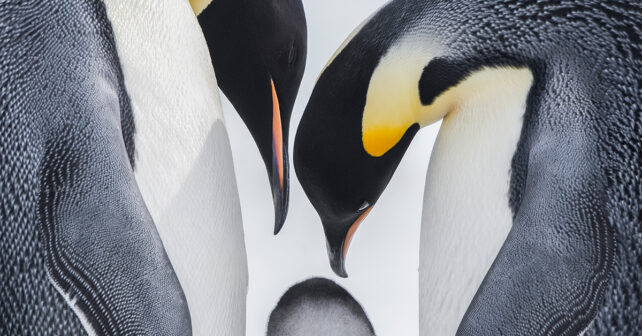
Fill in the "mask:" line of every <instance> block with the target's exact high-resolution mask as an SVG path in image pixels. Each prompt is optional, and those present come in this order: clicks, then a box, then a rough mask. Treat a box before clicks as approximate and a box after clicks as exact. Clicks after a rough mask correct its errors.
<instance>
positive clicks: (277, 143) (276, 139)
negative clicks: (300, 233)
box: [270, 80, 283, 189]
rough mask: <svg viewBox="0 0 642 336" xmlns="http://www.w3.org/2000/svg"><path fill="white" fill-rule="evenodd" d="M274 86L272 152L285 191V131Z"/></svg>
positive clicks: (280, 182) (281, 185)
mask: <svg viewBox="0 0 642 336" xmlns="http://www.w3.org/2000/svg"><path fill="white" fill-rule="evenodd" d="M270 83H271V84H272V150H273V153H274V160H275V161H276V166H277V169H278V171H279V188H280V189H283V129H282V126H281V108H280V107H279V97H278V96H277V95H276V89H275V88H274V81H272V80H270Z"/></svg>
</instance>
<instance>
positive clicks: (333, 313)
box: [267, 278, 374, 336]
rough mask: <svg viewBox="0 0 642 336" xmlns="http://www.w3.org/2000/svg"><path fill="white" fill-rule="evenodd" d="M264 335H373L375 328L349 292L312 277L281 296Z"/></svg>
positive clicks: (325, 280) (326, 280)
mask: <svg viewBox="0 0 642 336" xmlns="http://www.w3.org/2000/svg"><path fill="white" fill-rule="evenodd" d="M267 335H268V336H272V335H279V336H299V335H301V336H303V335H305V336H309V335H319V336H321V335H355V336H357V335H359V336H372V335H374V329H373V327H372V324H371V323H370V320H369V319H368V316H367V315H366V313H365V311H364V310H363V308H362V307H361V305H360V304H359V302H357V301H356V300H355V299H354V297H352V295H350V293H348V291H346V290H345V289H344V288H342V287H341V286H339V285H337V284H336V283H334V282H333V281H330V280H328V279H323V278H312V279H308V280H306V281H303V282H301V283H298V284H296V285H294V286H292V287H290V289H288V290H287V291H286V292H285V294H283V296H282V297H281V299H280V300H279V303H278V304H277V306H276V307H275V308H274V310H273V311H272V313H271V314H270V320H269V322H268V330H267Z"/></svg>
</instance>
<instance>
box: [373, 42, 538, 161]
mask: <svg viewBox="0 0 642 336" xmlns="http://www.w3.org/2000/svg"><path fill="white" fill-rule="evenodd" d="M427 45H428V44H426V43H419V44H418V43H417V42H412V41H411V43H408V41H405V42H404V43H401V44H398V45H397V46H393V47H392V48H391V49H390V51H389V52H388V54H386V55H385V56H384V57H383V58H382V59H381V61H380V62H379V65H378V66H377V68H376V69H375V71H374V72H373V74H372V77H371V79H370V85H369V87H368V93H367V97H366V105H365V107H364V111H363V120H362V129H361V130H362V141H363V148H364V150H365V151H366V152H367V153H368V154H369V155H371V156H373V157H380V156H382V155H384V154H386V153H387V152H388V151H389V150H390V149H392V148H393V147H394V146H395V145H396V144H397V143H398V142H399V141H400V140H401V138H402V137H403V136H404V134H405V133H406V131H407V130H408V128H410V127H411V126H412V125H413V124H419V126H420V127H424V126H427V125H430V124H432V123H434V122H436V121H438V120H440V119H442V118H444V117H445V116H446V115H447V114H449V113H457V112H458V111H459V110H460V109H474V110H479V111H485V110H486V109H488V108H490V107H491V106H492V105H493V104H502V103H505V102H506V101H507V99H509V98H510V97H514V96H521V95H523V92H528V89H529V88H530V87H531V84H532V82H533V74H532V73H531V71H530V69H528V68H526V67H522V68H515V67H482V68H480V69H479V70H477V71H475V72H473V73H472V74H470V75H469V76H468V77H466V78H464V79H462V80H461V81H460V82H459V83H458V84H457V85H455V86H453V87H451V88H449V89H447V90H445V91H444V92H442V93H441V94H440V95H439V96H438V97H436V98H435V100H434V101H433V103H432V104H430V105H428V106H423V105H422V104H421V98H420V95H419V80H420V78H421V75H422V74H423V70H424V68H425V67H426V65H428V63H429V62H430V61H431V60H432V59H433V58H435V57H437V56H438V55H439V48H438V47H433V48H428V47H427ZM418 46H419V47H418ZM421 46H424V47H423V48H424V49H423V50H422V47H421ZM435 80H439V79H435ZM479 97H485V100H483V101H484V102H485V103H484V104H483V105H488V106H480V103H479V101H480V100H479ZM473 102H476V103H473ZM489 117H490V116H489Z"/></svg>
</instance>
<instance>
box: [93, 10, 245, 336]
mask: <svg viewBox="0 0 642 336" xmlns="http://www.w3.org/2000/svg"><path fill="white" fill-rule="evenodd" d="M105 2H106V6H107V11H108V14H109V16H110V19H111V21H112V23H113V29H114V32H115V35H116V44H117V49H118V53H119V56H120V59H121V65H122V69H123V72H124V77H125V85H126V87H127V91H128V94H129V96H130V98H131V102H132V109H133V113H134V120H135V125H136V134H135V147H136V162H135V176H136V180H137V183H138V186H139V189H140V191H141V193H142V195H143V199H144V201H145V203H146V205H147V207H148V209H149V211H150V214H151V216H152V218H153V220H154V223H155V224H156V228H157V230H158V232H159V234H160V237H161V239H162V241H163V245H164V247H165V250H166V251H167V254H168V256H169V259H170V261H171V263H172V266H173V267H174V270H175V272H176V275H177V276H178V279H179V281H180V283H181V286H182V287H183V291H184V292H185V296H186V299H187V302H188V306H189V309H190V315H191V319H192V330H193V333H194V335H211V334H222V335H242V334H244V333H245V296H246V287H247V261H246V254H245V245H244V241H243V227H242V223H241V213H240V205H239V199H238V194H237V189H236V181H235V177H234V170H233V165H232V157H231V152H230V146H229V142H228V138H227V133H226V131H225V127H224V121H223V115H222V111H221V105H220V101H219V96H218V87H217V84H216V77H215V74H214V71H213V68H212V64H211V60H210V55H209V52H208V50H207V45H206V42H205V39H204V37H203V35H202V32H201V30H200V27H199V25H198V22H197V20H196V17H195V16H194V13H193V11H192V9H191V8H190V6H189V4H188V2H186V1H180V0H175V1H164V2H162V4H159V3H158V2H155V1H151V0H142V1H136V2H121V1H117V0H106V1H105ZM213 251H216V253H214V252H213Z"/></svg>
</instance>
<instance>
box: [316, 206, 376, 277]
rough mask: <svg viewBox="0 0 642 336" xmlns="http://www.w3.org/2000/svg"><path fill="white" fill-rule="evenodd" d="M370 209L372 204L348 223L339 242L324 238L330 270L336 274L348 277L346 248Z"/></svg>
mask: <svg viewBox="0 0 642 336" xmlns="http://www.w3.org/2000/svg"><path fill="white" fill-rule="evenodd" d="M370 210H372V206H370V207H369V208H368V209H366V210H365V211H364V212H363V213H361V215H359V217H358V218H357V219H356V220H355V221H354V222H353V223H352V224H351V225H350V227H349V228H348V232H347V233H346V235H345V238H344V239H343V240H341V241H340V243H339V244H333V241H332V240H331V239H329V238H328V239H327V240H326V247H327V249H328V258H329V259H330V267H332V270H333V271H334V273H335V274H336V275H338V276H340V277H342V278H347V277H348V273H347V272H346V265H345V259H346V256H347V254H348V249H349V248H350V242H351V241H352V238H353V237H354V234H355V233H356V232H357V229H358V228H359V225H361V223H362V222H363V220H364V219H365V218H366V217H367V216H368V214H369V213H370ZM326 236H327V235H326Z"/></svg>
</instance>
